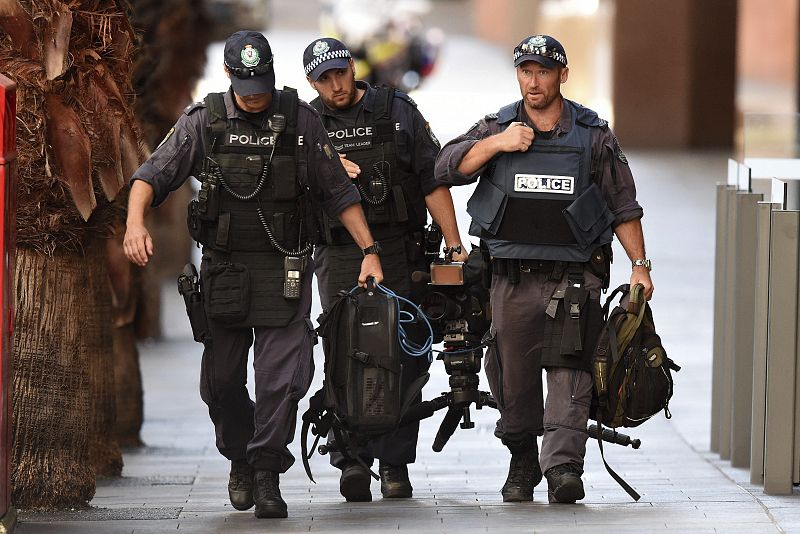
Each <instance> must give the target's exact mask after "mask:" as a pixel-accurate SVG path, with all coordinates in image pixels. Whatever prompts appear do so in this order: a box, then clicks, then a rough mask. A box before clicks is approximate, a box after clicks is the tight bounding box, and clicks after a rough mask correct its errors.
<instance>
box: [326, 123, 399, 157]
mask: <svg viewBox="0 0 800 534" xmlns="http://www.w3.org/2000/svg"><path fill="white" fill-rule="evenodd" d="M394 129H395V131H398V132H399V131H400V123H399V122H396V123H395V126H394ZM372 134H373V128H372V126H356V127H353V128H341V129H339V130H331V131H329V132H328V137H330V139H331V143H332V144H333V147H334V148H335V149H336V150H337V152H347V151H351V150H361V149H366V148H371V147H372Z"/></svg>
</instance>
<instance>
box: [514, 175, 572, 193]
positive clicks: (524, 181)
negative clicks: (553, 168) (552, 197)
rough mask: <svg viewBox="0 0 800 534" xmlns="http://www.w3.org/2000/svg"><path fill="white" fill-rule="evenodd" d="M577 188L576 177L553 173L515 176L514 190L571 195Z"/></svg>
mask: <svg viewBox="0 0 800 534" xmlns="http://www.w3.org/2000/svg"><path fill="white" fill-rule="evenodd" d="M574 189H575V177H573V176H554V175H551V174H539V175H537V174H517V175H515V176H514V191H519V192H523V193H526V192H531V193H561V194H564V195H571V194H572V193H574Z"/></svg>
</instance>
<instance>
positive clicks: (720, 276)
mask: <svg viewBox="0 0 800 534" xmlns="http://www.w3.org/2000/svg"><path fill="white" fill-rule="evenodd" d="M737 173H738V165H737V164H736V162H735V161H733V160H729V161H728V183H727V184H717V212H716V213H717V223H716V247H715V248H716V250H715V256H714V257H715V265H714V357H713V367H712V373H711V451H712V452H719V451H720V430H719V429H720V424H721V420H722V417H723V414H727V413H728V412H727V410H723V407H722V404H723V394H722V393H723V389H724V387H723V384H724V380H723V374H724V365H725V356H724V354H725V309H726V304H727V299H726V298H725V297H726V291H725V288H726V280H725V275H726V272H727V271H726V265H727V264H726V261H727V260H726V258H727V246H728V239H727V236H728V233H729V227H728V224H729V216H728V210H729V208H730V202H729V200H730V198H731V194H730V193H731V191H734V192H735V186H733V185H731V183H732V182H733V183H735V182H736V178H735V177H736V174H737Z"/></svg>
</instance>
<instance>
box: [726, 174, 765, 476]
mask: <svg viewBox="0 0 800 534" xmlns="http://www.w3.org/2000/svg"><path fill="white" fill-rule="evenodd" d="M748 181H749V180H748ZM749 189H750V187H749V184H748V190H749ZM761 200H763V195H762V194H760V193H751V192H749V191H742V192H740V193H739V194H737V195H736V213H737V224H736V236H735V238H734V239H735V240H736V247H735V248H736V260H735V270H734V281H733V295H732V302H733V308H734V317H733V330H732V332H731V337H732V341H733V347H732V348H733V350H732V353H731V356H732V357H733V358H732V361H731V363H732V366H731V371H732V376H731V438H730V439H731V455H730V458H731V465H732V466H733V467H748V466H749V465H750V427H751V418H752V415H753V400H752V399H753V324H754V323H755V282H756V255H755V254H754V252H755V251H756V249H757V248H758V242H757V237H758V235H757V232H756V229H757V224H758V219H757V214H758V203H759V202H760V201H761Z"/></svg>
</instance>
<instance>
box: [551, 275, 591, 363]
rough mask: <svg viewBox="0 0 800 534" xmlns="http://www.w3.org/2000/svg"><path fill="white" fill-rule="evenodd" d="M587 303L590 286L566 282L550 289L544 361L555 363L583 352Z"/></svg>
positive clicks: (579, 355)
mask: <svg viewBox="0 0 800 534" xmlns="http://www.w3.org/2000/svg"><path fill="white" fill-rule="evenodd" d="M588 304H589V290H587V289H585V288H583V287H576V286H567V287H566V288H562V289H557V290H556V291H555V292H554V293H553V296H552V297H550V302H549V303H548V305H547V308H545V318H544V341H543V343H542V363H543V364H546V365H556V364H558V363H559V362H564V361H568V360H571V359H573V358H580V357H582V356H583V355H584V350H583V349H584V345H585V341H586V334H587V330H588V329H587V323H588V319H589V315H590V313H589V310H588ZM565 358H566V360H565ZM574 363H576V362H574Z"/></svg>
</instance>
